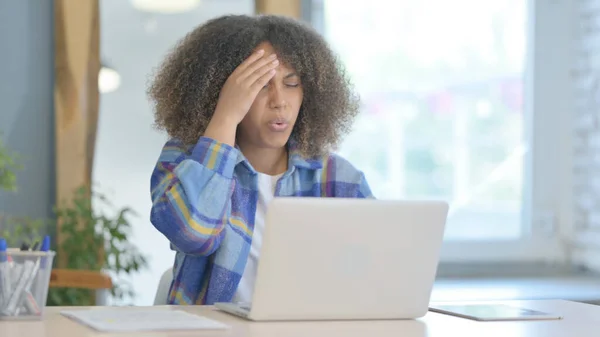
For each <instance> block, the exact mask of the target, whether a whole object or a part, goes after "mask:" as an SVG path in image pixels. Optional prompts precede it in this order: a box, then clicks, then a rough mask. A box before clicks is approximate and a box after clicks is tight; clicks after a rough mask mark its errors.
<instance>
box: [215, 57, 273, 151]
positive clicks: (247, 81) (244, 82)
mask: <svg viewBox="0 0 600 337" xmlns="http://www.w3.org/2000/svg"><path fill="white" fill-rule="evenodd" d="M264 53H265V52H264V50H259V51H257V52H255V53H253V54H252V55H250V56H249V57H248V58H247V59H246V60H244V62H242V63H241V64H240V65H239V66H238V67H237V68H236V69H235V70H234V71H233V73H231V75H230V76H229V78H227V81H225V84H224V85H223V88H221V93H220V94H219V100H218V102H217V106H216V109H215V113H214V114H213V117H212V119H211V121H210V123H209V125H208V127H207V129H206V132H205V136H206V137H210V138H213V139H215V140H217V141H221V142H224V143H228V144H230V145H232V146H233V144H234V142H235V129H236V128H237V125H238V124H239V123H240V122H241V121H242V119H244V117H245V116H246V114H247V113H248V111H249V110H250V107H251V106H252V103H253V102H254V99H255V98H256V95H258V92H259V91H260V90H261V89H262V88H263V87H264V86H265V85H267V84H268V83H269V81H270V80H271V78H272V77H273V76H274V75H275V68H276V67H277V66H278V65H279V61H278V60H277V56H276V55H275V54H271V55H268V56H265V54H264ZM231 131H233V134H230V133H231ZM224 133H225V134H224Z"/></svg>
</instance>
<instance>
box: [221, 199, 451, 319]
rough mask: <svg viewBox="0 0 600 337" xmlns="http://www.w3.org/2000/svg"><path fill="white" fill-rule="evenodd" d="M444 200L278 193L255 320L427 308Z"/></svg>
mask: <svg viewBox="0 0 600 337" xmlns="http://www.w3.org/2000/svg"><path fill="white" fill-rule="evenodd" d="M447 215H448V204H447V203H445V202H441V201H397V200H375V199H343V198H302V197H300V198H296V197H289V198H286V197H283V198H275V199H273V201H272V202H271V204H269V208H268V211H267V214H266V219H265V221H266V222H265V232H264V234H263V243H262V247H261V252H260V258H259V263H258V269H257V275H256V281H255V285H254V286H255V288H254V295H253V298H252V303H251V304H245V303H215V306H216V307H217V308H218V309H220V310H222V311H225V312H227V313H230V314H233V315H237V316H240V317H243V318H246V319H249V320H253V321H282V320H287V321H293V320H350V319H415V318H419V317H422V316H424V315H425V314H426V313H427V311H428V305H429V301H430V297H431V292H432V288H433V283H434V280H435V275H436V270H437V266H438V261H439V255H440V250H441V247H442V240H443V236H444V228H445V224H446V218H447Z"/></svg>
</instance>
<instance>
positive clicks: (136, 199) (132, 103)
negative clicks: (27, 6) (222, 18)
mask: <svg viewBox="0 0 600 337" xmlns="http://www.w3.org/2000/svg"><path fill="white" fill-rule="evenodd" d="M253 8H254V2H253V1H251V0H227V1H216V0H205V1H202V2H201V5H200V7H199V8H198V9H196V10H194V11H192V12H189V13H184V14H173V15H151V14H147V13H140V12H137V11H136V10H134V9H133V8H132V7H131V5H130V3H129V1H123V0H101V1H100V10H101V54H102V57H103V59H104V60H105V61H106V62H108V63H109V65H110V66H111V67H113V68H115V69H116V70H117V71H118V72H119V73H120V75H121V86H120V88H119V89H118V90H117V91H115V92H112V93H107V94H103V95H102V96H101V100H100V118H99V122H98V124H99V126H98V137H97V148H96V154H95V162H94V183H95V184H97V185H98V186H99V187H100V189H101V190H102V191H104V192H107V191H108V192H109V193H110V194H109V195H110V196H112V197H111V201H112V203H114V204H115V205H116V206H118V207H125V206H127V207H131V208H133V209H134V210H135V211H136V212H137V213H138V214H139V217H137V218H134V219H132V220H133V221H132V223H133V228H134V233H133V237H132V242H133V243H134V244H136V245H137V246H138V247H139V248H140V249H141V251H142V252H143V253H144V254H146V255H147V256H148V257H149V261H150V268H149V270H146V271H144V272H142V273H141V274H139V275H135V276H133V277H131V280H130V281H131V282H132V283H133V285H134V287H135V289H136V292H137V293H138V296H137V298H136V299H135V300H134V301H133V304H135V305H151V304H152V303H153V300H154V295H155V292H156V287H157V285H158V281H159V278H160V276H161V275H162V273H163V272H164V271H165V270H166V269H167V268H169V267H170V266H171V265H172V263H173V257H174V253H173V252H172V251H171V250H170V249H169V243H168V241H167V240H166V238H165V237H164V236H162V234H160V233H159V232H158V231H157V230H156V229H155V228H154V227H153V226H152V224H151V223H150V221H149V212H150V207H151V202H150V186H149V185H150V175H151V173H152V170H153V168H154V165H155V163H156V159H157V158H158V155H159V153H160V150H161V148H162V145H163V144H164V142H165V140H166V136H165V135H164V134H161V133H158V132H157V131H155V130H154V129H153V128H152V123H153V114H152V111H151V109H150V106H149V103H148V101H147V98H146V95H145V90H146V85H147V80H148V76H149V74H150V72H151V70H152V68H154V67H156V66H157V65H158V64H159V63H160V61H161V60H162V57H163V56H164V55H165V53H166V52H167V51H168V50H169V49H170V48H171V47H172V46H173V45H174V44H175V43H176V42H177V40H178V39H180V38H182V37H183V36H184V35H185V34H186V33H187V32H188V31H190V30H191V29H193V28H194V27H195V26H197V25H198V24H201V23H202V22H204V21H206V20H207V19H209V18H212V17H215V16H219V15H223V14H228V13H237V14H250V13H252V12H253Z"/></svg>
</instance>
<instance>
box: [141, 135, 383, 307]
mask: <svg viewBox="0 0 600 337" xmlns="http://www.w3.org/2000/svg"><path fill="white" fill-rule="evenodd" d="M257 188H258V185H257V175H256V171H255V170H254V169H253V168H252V166H251V165H250V163H249V162H248V161H247V160H246V159H245V157H244V156H243V155H242V153H241V152H240V151H239V149H238V148H235V147H231V146H229V145H227V144H223V143H220V142H217V141H215V140H213V139H210V138H206V137H203V138H200V139H199V141H198V143H197V144H196V145H195V146H193V147H186V146H184V145H183V144H182V143H181V142H179V141H177V140H170V141H168V142H167V143H166V144H165V146H164V148H163V150H162V153H161V154H160V157H159V159H158V163H157V165H156V167H155V169H154V171H153V173H152V177H151V192H152V210H151V215H150V219H151V222H152V224H153V225H154V226H155V227H156V228H157V229H158V230H159V231H160V232H161V233H163V234H164V235H165V236H166V237H167V239H169V241H170V242H171V248H172V249H174V250H175V251H176V252H177V253H176V257H175V263H174V267H173V283H172V284H171V288H170V291H169V295H168V303H169V304H213V303H215V302H230V301H231V300H232V298H233V295H234V294H235V292H236V290H237V286H238V283H239V281H240V279H241V277H242V273H243V271H244V268H245V265H246V261H247V260H248V255H249V252H250V243H251V240H252V231H253V229H254V216H255V213H256V203H257V200H258V189H257ZM275 196H301V197H309V196H310V197H345V198H372V197H373V196H372V194H371V190H370V188H369V186H368V184H367V182H366V180H365V177H364V175H363V173H362V172H360V171H358V170H357V169H356V168H354V167H353V166H352V165H351V164H350V163H349V162H348V161H346V160H344V159H342V158H341V157H339V156H337V155H329V156H327V157H324V158H319V159H306V158H304V157H302V156H301V155H300V153H299V151H298V150H297V147H296V145H295V143H294V142H293V141H292V140H290V144H289V165H288V170H287V172H285V173H284V174H283V176H282V177H281V178H280V179H279V181H278V183H277V186H276V191H275Z"/></svg>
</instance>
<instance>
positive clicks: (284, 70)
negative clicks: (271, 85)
mask: <svg viewBox="0 0 600 337" xmlns="http://www.w3.org/2000/svg"><path fill="white" fill-rule="evenodd" d="M260 49H262V50H264V51H265V56H269V55H271V54H277V51H276V50H275V48H274V47H273V45H272V44H271V43H269V42H261V43H259V44H258V45H257V46H256V48H254V51H255V52H256V51H259V50H260ZM279 61H280V63H279V66H277V70H280V71H278V72H277V74H276V75H275V76H276V77H277V76H280V75H283V76H285V75H287V74H289V73H292V72H295V71H296V70H295V69H294V67H293V66H292V65H290V64H289V63H287V62H283V61H282V60H281V59H279Z"/></svg>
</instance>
